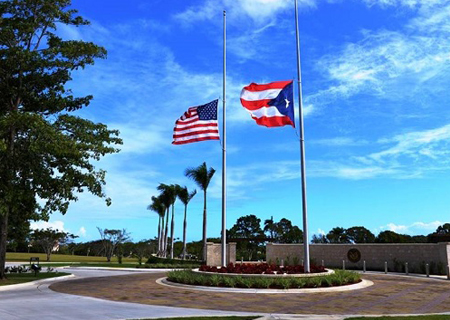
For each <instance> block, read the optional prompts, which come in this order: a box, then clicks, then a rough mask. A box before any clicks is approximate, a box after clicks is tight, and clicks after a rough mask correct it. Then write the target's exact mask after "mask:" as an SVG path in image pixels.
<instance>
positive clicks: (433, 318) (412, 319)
mask: <svg viewBox="0 0 450 320" xmlns="http://www.w3.org/2000/svg"><path fill="white" fill-rule="evenodd" d="M449 319H450V315H429V316H406V317H358V318H346V319H345V320H449Z"/></svg>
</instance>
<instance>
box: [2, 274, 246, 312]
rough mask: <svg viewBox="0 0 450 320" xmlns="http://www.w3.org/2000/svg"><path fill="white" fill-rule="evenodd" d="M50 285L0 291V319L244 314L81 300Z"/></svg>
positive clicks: (81, 276) (77, 275)
mask: <svg viewBox="0 0 450 320" xmlns="http://www.w3.org/2000/svg"><path fill="white" fill-rule="evenodd" d="M65 271H66V272H70V273H73V274H74V275H75V276H76V277H78V278H87V277H105V276H114V275H125V274H129V273H131V272H127V271H125V272H124V271H105V270H82V269H77V268H72V269H66V270H65ZM150 272H151V271H150ZM55 281H58V280H55ZM59 281H61V280H59ZM51 283H54V281H51V282H44V283H41V284H39V285H37V284H34V285H29V286H26V287H19V288H12V289H10V290H7V291H0V319H2V320H24V319H35V318H38V319H52V320H83V319H86V320H90V319H95V320H110V319H132V318H135V319H136V318H156V317H162V316H164V317H179V316H207V315H242V314H245V313H241V312H229V311H225V312H223V311H211V310H196V309H188V308H174V307H164V306H151V305H142V304H136V303H126V302H114V301H107V300H101V299H96V298H89V297H81V296H75V295H69V294H63V293H58V292H54V291H52V290H50V289H49V288H48V286H49V285H50V284H51ZM247 314H248V313H247Z"/></svg>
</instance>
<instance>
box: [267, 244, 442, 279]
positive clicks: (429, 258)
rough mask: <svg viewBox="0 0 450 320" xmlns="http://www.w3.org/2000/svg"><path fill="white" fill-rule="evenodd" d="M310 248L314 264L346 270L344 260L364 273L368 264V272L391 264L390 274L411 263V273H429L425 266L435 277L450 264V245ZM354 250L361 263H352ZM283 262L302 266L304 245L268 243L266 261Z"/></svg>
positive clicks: (357, 245) (342, 245)
mask: <svg viewBox="0 0 450 320" xmlns="http://www.w3.org/2000/svg"><path fill="white" fill-rule="evenodd" d="M309 248H310V249H309V250H310V258H311V262H312V263H313V264H317V265H320V264H322V260H323V262H324V265H325V267H329V268H342V265H343V260H344V261H345V266H346V268H347V269H359V270H361V269H362V268H363V261H366V268H367V270H384V263H385V262H387V265H388V270H389V271H394V272H403V271H404V266H405V262H408V269H409V272H411V273H425V264H429V266H430V272H431V273H432V274H445V272H446V267H447V265H449V264H450V260H449V258H450V243H437V244H436V243H389V244H381V243H380V244H378V243H376V244H375V243H370V244H311V245H310V247H309ZM350 249H357V250H358V252H359V254H358V252H356V256H358V255H359V256H360V259H359V261H357V262H352V261H350V259H349V256H348V253H349V250H350ZM353 252H354V256H355V251H353ZM281 259H283V261H284V263H286V262H288V263H293V262H299V263H301V262H302V261H303V244H275V243H269V244H267V246H266V261H267V262H272V263H276V262H278V263H280V262H281ZM353 260H355V259H353Z"/></svg>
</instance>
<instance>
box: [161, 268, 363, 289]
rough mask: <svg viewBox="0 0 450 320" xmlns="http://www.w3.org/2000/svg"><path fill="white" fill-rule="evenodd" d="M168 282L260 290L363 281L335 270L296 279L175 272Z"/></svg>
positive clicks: (353, 274) (328, 285)
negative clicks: (330, 272) (327, 273)
mask: <svg viewBox="0 0 450 320" xmlns="http://www.w3.org/2000/svg"><path fill="white" fill-rule="evenodd" d="M167 280H168V281H172V282H176V283H182V284H188V285H195V286H213V287H231V288H255V289H256V288H259V289H301V288H320V287H333V286H343V285H348V284H353V283H358V282H360V281H361V276H360V275H359V274H358V273H355V272H351V271H343V270H335V272H334V273H332V274H329V275H320V276H315V277H295V276H294V275H291V276H289V275H283V276H279V277H273V276H272V277H267V276H264V275H256V274H255V275H253V276H249V275H248V274H247V275H245V274H241V275H235V276H231V275H230V274H225V273H196V272H193V271H191V270H174V271H170V272H168V273H167Z"/></svg>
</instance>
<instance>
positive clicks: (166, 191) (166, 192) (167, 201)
mask: <svg viewBox="0 0 450 320" xmlns="http://www.w3.org/2000/svg"><path fill="white" fill-rule="evenodd" d="M178 187H179V186H178ZM157 189H158V190H159V191H161V196H162V198H163V203H164V206H165V207H166V210H167V220H166V231H165V241H164V257H166V256H167V247H168V242H169V230H168V229H169V214H170V213H169V212H170V206H172V222H171V231H172V235H171V237H172V239H171V248H170V253H171V254H170V256H171V259H173V239H174V237H173V231H174V226H175V221H174V216H175V209H174V205H175V201H176V200H177V186H176V185H173V184H171V185H167V184H164V183H160V184H159V186H158V187H157Z"/></svg>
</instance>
